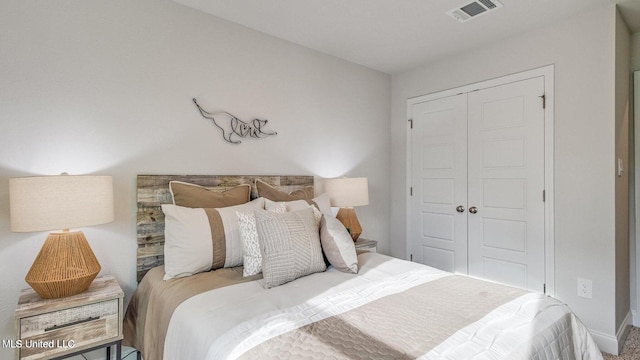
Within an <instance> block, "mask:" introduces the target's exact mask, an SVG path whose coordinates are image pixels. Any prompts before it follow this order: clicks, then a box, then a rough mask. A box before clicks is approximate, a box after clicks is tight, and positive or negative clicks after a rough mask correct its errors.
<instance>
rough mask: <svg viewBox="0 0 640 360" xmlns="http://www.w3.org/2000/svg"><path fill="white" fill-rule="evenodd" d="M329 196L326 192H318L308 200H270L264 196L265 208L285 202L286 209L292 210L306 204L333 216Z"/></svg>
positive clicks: (300, 208) (301, 207) (303, 207)
mask: <svg viewBox="0 0 640 360" xmlns="http://www.w3.org/2000/svg"><path fill="white" fill-rule="evenodd" d="M329 200H330V198H329V195H328V194H320V195H318V196H316V197H314V198H313V199H311V200H310V201H308V200H292V201H278V202H276V201H271V200H269V199H266V198H265V203H264V206H265V209H266V210H269V209H270V208H272V207H274V206H278V205H279V204H285V205H286V207H287V211H294V210H302V209H305V208H306V207H307V206H309V205H310V204H311V205H314V206H315V207H316V208H318V209H319V210H320V212H322V214H324V215H325V216H331V217H335V216H334V215H333V213H332V212H331V203H330V201H329Z"/></svg>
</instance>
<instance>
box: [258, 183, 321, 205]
mask: <svg viewBox="0 0 640 360" xmlns="http://www.w3.org/2000/svg"><path fill="white" fill-rule="evenodd" d="M256 190H258V196H260V197H263V198H266V199H269V200H271V201H293V200H311V199H312V198H313V196H314V191H313V187H312V186H309V187H307V188H305V189H303V190H296V191H293V192H291V193H288V194H287V193H286V192H284V191H280V190H278V189H276V188H274V187H273V186H271V185H269V184H267V183H266V182H264V181H262V180H260V179H256Z"/></svg>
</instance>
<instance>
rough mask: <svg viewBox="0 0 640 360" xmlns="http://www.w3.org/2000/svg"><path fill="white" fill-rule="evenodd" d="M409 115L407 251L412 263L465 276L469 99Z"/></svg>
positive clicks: (426, 105)
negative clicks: (410, 171)
mask: <svg viewBox="0 0 640 360" xmlns="http://www.w3.org/2000/svg"><path fill="white" fill-rule="evenodd" d="M410 111H411V116H412V118H413V129H412V130H411V144H412V145H411V169H412V179H411V182H412V184H413V185H412V191H413V195H412V196H411V198H410V199H411V200H410V202H411V205H410V206H411V208H410V209H411V210H410V214H409V216H410V223H411V226H410V230H409V232H410V234H409V239H410V240H409V244H408V246H409V250H410V253H411V254H412V256H413V260H414V261H417V262H421V263H424V264H427V265H430V266H433V267H436V268H439V269H442V270H446V271H451V272H458V273H464V274H466V273H467V213H466V209H465V208H466V203H467V96H466V95H465V94H462V95H457V96H451V97H446V98H442V99H437V100H432V101H427V102H422V103H418V104H414V105H412V106H411V109H410ZM458 206H461V208H458ZM456 208H458V210H459V211H460V212H459V211H457V210H456Z"/></svg>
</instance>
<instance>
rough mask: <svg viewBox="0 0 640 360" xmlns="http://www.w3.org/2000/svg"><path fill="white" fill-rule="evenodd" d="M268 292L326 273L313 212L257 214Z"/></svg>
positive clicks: (263, 268) (310, 210)
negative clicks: (269, 289) (318, 273)
mask: <svg viewBox="0 0 640 360" xmlns="http://www.w3.org/2000/svg"><path fill="white" fill-rule="evenodd" d="M254 215H255V217H256V229H257V231H258V241H259V242H260V254H261V255H262V275H263V279H264V282H263V285H264V287H265V288H267V289H268V288H271V287H274V286H279V285H282V284H285V283H287V282H290V281H293V280H295V279H297V278H300V277H302V276H306V275H310V274H313V273H316V272H321V271H324V270H325V269H326V265H325V263H324V259H323V256H322V248H321V246H320V236H319V231H318V226H317V223H316V220H315V218H314V216H313V210H312V209H311V208H310V207H309V208H306V209H303V210H298V211H292V212H287V213H284V214H275V213H271V212H268V211H265V210H256V211H255V212H254Z"/></svg>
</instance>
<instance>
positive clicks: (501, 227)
mask: <svg viewBox="0 0 640 360" xmlns="http://www.w3.org/2000/svg"><path fill="white" fill-rule="evenodd" d="M543 93H544V78H543V77H538V78H533V79H529V80H524V81H519V82H515V83H511V84H506V85H502V86H497V87H493V88H488V89H483V90H480V91H475V92H471V93H469V97H468V109H469V117H468V136H469V142H468V144H469V151H468V154H469V160H468V187H469V188H468V206H469V214H468V246H469V249H468V250H469V258H468V261H469V275H471V276H476V277H480V278H483V279H489V280H494V281H497V282H501V283H506V284H511V285H515V286H518V287H522V288H527V289H531V290H535V291H540V292H542V291H543V285H544V269H545V257H544V201H543V190H544V109H543V101H542V98H541V97H540V95H542V94H543Z"/></svg>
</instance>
